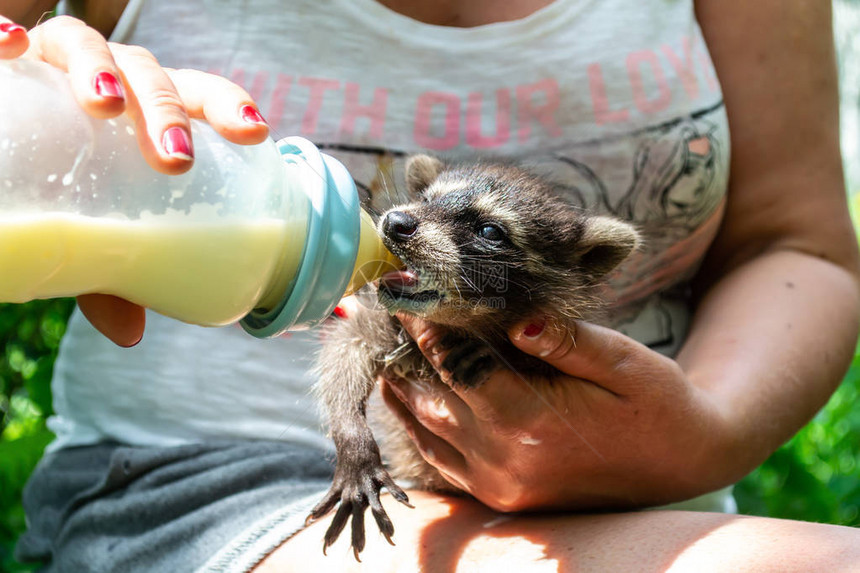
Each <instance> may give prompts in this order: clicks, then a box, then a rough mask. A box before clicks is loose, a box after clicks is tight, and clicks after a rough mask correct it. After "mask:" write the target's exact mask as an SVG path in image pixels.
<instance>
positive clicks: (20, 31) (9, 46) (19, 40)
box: [0, 16, 30, 60]
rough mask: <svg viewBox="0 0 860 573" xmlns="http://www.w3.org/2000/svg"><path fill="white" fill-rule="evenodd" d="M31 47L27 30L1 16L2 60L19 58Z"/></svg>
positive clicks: (0, 55)
mask: <svg viewBox="0 0 860 573" xmlns="http://www.w3.org/2000/svg"><path fill="white" fill-rule="evenodd" d="M29 45H30V40H29V38H28V36H27V29H26V28H24V26H21V25H20V24H16V23H15V22H13V21H12V20H9V19H8V18H4V17H3V16H0V60H5V59H10V58H17V57H18V56H20V55H21V54H23V53H24V52H26V51H27V48H28V47H29Z"/></svg>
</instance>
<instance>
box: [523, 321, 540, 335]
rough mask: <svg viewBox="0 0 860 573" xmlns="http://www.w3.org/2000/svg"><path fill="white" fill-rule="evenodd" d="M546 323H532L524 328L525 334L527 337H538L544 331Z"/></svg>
mask: <svg viewBox="0 0 860 573" xmlns="http://www.w3.org/2000/svg"><path fill="white" fill-rule="evenodd" d="M543 327H544V323H543V322H541V323H540V324H536V323H532V324H530V325H528V326H527V327H525V328H524V329H523V336H525V337H526V338H537V337H538V336H540V333H541V332H543Z"/></svg>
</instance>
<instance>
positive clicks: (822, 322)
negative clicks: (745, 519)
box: [678, 0, 860, 480]
mask: <svg viewBox="0 0 860 573" xmlns="http://www.w3.org/2000/svg"><path fill="white" fill-rule="evenodd" d="M696 5H697V15H698V17H699V20H700V23H701V26H702V31H703V34H704V36H705V39H706V41H707V42H708V45H709V46H710V50H711V56H712V58H713V60H714V65H715V66H716V69H717V73H718V75H719V78H720V81H721V83H722V86H723V92H724V97H725V102H726V109H727V110H728V111H729V127H730V129H731V143H732V162H731V179H730V189H731V192H730V195H729V201H728V205H727V213H726V219H725V223H724V224H723V227H722V230H721V233H720V234H719V236H718V237H717V239H716V241H715V243H714V245H713V247H712V249H711V251H710V254H709V257H708V259H707V261H706V266H705V267H704V269H703V273H702V275H701V278H702V281H701V283H700V286H702V287H705V290H704V296H703V298H702V300H701V303H700V304H699V307H698V310H697V312H696V315H695V320H694V323H693V327H692V331H691V334H690V337H689V339H688V341H687V343H686V345H685V346H684V348H683V351H682V352H681V354H680V355H679V356H678V363H679V364H680V365H681V366H682V368H683V369H684V371H685V372H686V374H687V377H688V379H689V380H690V382H691V383H692V384H694V385H696V386H698V387H700V388H703V389H705V390H707V391H708V392H709V393H710V394H711V395H712V396H713V397H714V399H715V400H716V401H717V402H718V403H719V404H721V408H722V410H723V415H724V416H725V417H726V422H727V426H728V429H729V430H730V433H729V434H728V436H727V441H726V453H727V454H728V455H729V456H731V457H732V458H733V459H735V460H736V461H735V462H734V463H730V464H727V466H728V467H727V470H728V469H730V468H731V466H735V468H733V469H734V472H733V474H732V473H731V472H730V475H727V476H726V479H729V480H731V479H737V478H739V477H741V476H742V475H743V474H744V473H746V471H748V470H749V469H751V468H752V467H754V466H755V465H757V464H758V463H760V462H761V461H763V460H764V458H765V457H767V455H769V454H770V452H772V451H773V450H774V449H776V448H777V447H778V446H779V445H780V444H781V443H783V442H784V441H785V440H786V439H788V438H789V437H790V436H791V435H792V434H793V433H794V432H795V431H797V429H798V428H799V427H800V426H802V425H803V424H804V423H806V421H808V420H809V418H810V417H811V416H812V415H813V414H814V413H815V412H816V411H817V410H818V409H819V408H820V407H821V406H822V405H823V404H824V403H825V402H826V400H827V399H828V397H829V396H830V394H831V393H832V391H833V390H834V389H835V387H836V385H837V384H838V383H839V381H840V380H841V378H842V376H843V375H844V373H845V369H846V368H847V365H848V363H849V362H850V359H851V356H852V355H853V350H854V346H855V342H856V338H857V331H858V317H860V304H858V258H857V240H856V238H855V235H854V232H853V229H852V226H851V221H850V219H849V217H848V212H847V208H846V199H845V187H844V183H843V179H842V163H841V159H840V152H839V121H838V109H839V107H838V106H839V99H838V90H837V71H836V61H835V54H834V44H833V36H832V32H831V18H832V14H831V9H830V8H831V5H830V3H829V2H816V1H811V0H792V1H788V2H787V1H785V0H764V1H759V2H745V1H743V0H698V1H697V3H696Z"/></svg>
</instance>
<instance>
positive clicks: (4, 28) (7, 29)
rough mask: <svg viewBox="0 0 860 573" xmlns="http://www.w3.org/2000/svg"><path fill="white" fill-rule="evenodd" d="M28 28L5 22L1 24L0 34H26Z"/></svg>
mask: <svg viewBox="0 0 860 573" xmlns="http://www.w3.org/2000/svg"><path fill="white" fill-rule="evenodd" d="M26 31H27V28H25V27H24V26H21V25H20V24H13V23H12V22H3V23H2V24H0V32H3V33H4V34H14V33H15V32H26Z"/></svg>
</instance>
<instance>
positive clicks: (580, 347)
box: [382, 315, 730, 511]
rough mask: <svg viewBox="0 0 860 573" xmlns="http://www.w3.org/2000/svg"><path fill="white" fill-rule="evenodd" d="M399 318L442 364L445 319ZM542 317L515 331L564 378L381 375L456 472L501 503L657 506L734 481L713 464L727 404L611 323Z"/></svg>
mask: <svg viewBox="0 0 860 573" xmlns="http://www.w3.org/2000/svg"><path fill="white" fill-rule="evenodd" d="M400 318H401V322H402V323H403V325H404V326H405V328H406V329H407V331H408V332H409V333H410V335H412V336H413V338H414V339H415V340H416V341H417V342H418V345H419V347H420V348H421V351H422V352H423V353H424V355H425V356H426V357H427V358H428V360H430V362H431V363H432V364H433V365H434V367H435V368H436V369H437V370H440V372H442V371H441V368H442V367H441V364H442V361H443V360H444V358H445V355H446V352H444V351H443V352H441V353H438V354H437V353H435V351H434V349H433V348H432V346H433V341H435V340H438V339H439V336H438V331H437V330H436V328H437V327H433V326H431V325H428V324H427V323H425V322H423V321H421V320H418V319H415V318H412V317H409V316H406V315H404V316H401V317H400ZM542 324H543V323H542V322H539V323H538V324H537V325H534V324H533V325H527V324H521V325H518V326H517V327H515V328H514V329H512V330H511V333H510V334H511V340H512V341H513V342H514V344H515V345H516V346H517V347H519V348H520V349H521V350H523V351H524V352H526V353H528V354H531V355H534V356H538V357H541V358H542V359H543V360H545V361H546V362H548V363H549V364H551V365H553V366H554V367H555V368H557V369H558V370H559V371H560V372H562V373H563V375H560V376H558V377H557V378H556V379H554V380H539V381H537V382H535V383H528V382H526V381H525V379H524V377H523V376H522V375H521V374H519V373H516V372H512V371H510V370H507V369H501V370H498V371H497V372H496V373H495V374H494V375H492V376H491V377H490V379H489V380H487V381H486V382H485V383H484V384H483V385H482V386H480V387H479V388H475V389H465V388H459V387H454V388H448V387H447V386H442V387H438V388H435V389H433V390H431V391H429V392H427V391H422V389H421V388H420V387H419V386H417V385H413V384H410V383H408V382H406V381H403V380H388V381H384V382H383V385H382V388H383V397H384V398H385V400H386V402H387V404H388V405H389V406H390V407H391V409H392V410H393V411H394V412H395V413H396V414H397V415H398V417H399V418H400V419H401V420H402V421H403V422H404V424H405V425H406V428H407V431H408V432H409V433H410V435H411V436H412V438H413V440H414V441H415V443H416V444H417V446H418V448H419V449H420V451H421V453H422V455H423V456H424V458H425V459H426V460H427V461H428V462H430V463H431V464H433V465H434V466H435V467H437V468H438V469H439V470H440V472H441V473H442V474H443V475H444V476H445V477H446V479H448V480H449V481H451V482H452V483H453V484H455V485H457V486H459V487H461V488H462V489H464V490H465V491H467V492H469V493H471V494H472V495H474V496H475V497H477V498H478V499H479V500H481V501H482V502H484V503H485V504H487V505H489V506H490V507H492V508H494V509H497V510H502V511H518V510H526V509H537V508H571V509H579V508H600V507H635V506H642V505H653V504H659V503H666V502H670V501H678V500H681V499H686V498H690V497H693V496H695V495H698V494H702V493H705V492H706V491H708V490H710V489H716V488H718V487H720V486H722V485H727V484H728V483H730V482H729V479H730V478H728V477H724V476H726V474H725V472H724V471H723V470H722V469H720V470H719V471H714V469H713V468H714V467H719V466H720V464H725V463H727V460H726V457H725V456H723V455H719V453H720V450H721V444H722V443H724V441H725V440H726V439H727V438H728V436H727V432H726V431H725V429H724V428H723V426H724V424H723V422H722V421H721V420H722V418H721V416H720V412H719V411H718V409H717V408H716V407H715V405H714V404H713V403H712V402H711V401H710V399H709V397H708V396H707V395H705V394H704V393H703V392H702V391H701V390H699V389H697V388H695V387H693V386H692V385H691V384H689V383H688V381H687V380H686V378H685V375H684V372H683V371H682V370H681V368H680V367H679V366H678V365H677V364H676V363H675V362H674V361H673V360H670V359H669V358H666V357H664V356H662V355H660V354H657V353H656V352H653V351H651V350H649V349H648V348H646V347H645V346H643V345H641V344H639V343H637V342H635V341H633V340H632V339H630V338H628V337H626V336H624V335H622V334H620V333H618V332H615V331H613V330H610V329H607V328H603V327H599V326H595V325H592V324H587V323H578V324H577V330H576V332H575V333H569V332H562V331H559V330H558V329H556V328H554V327H551V326H546V327H543V326H542ZM541 328H542V329H541ZM524 331H525V332H524ZM527 335H530V336H527ZM442 375H443V379H447V378H446V373H445V372H442Z"/></svg>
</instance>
